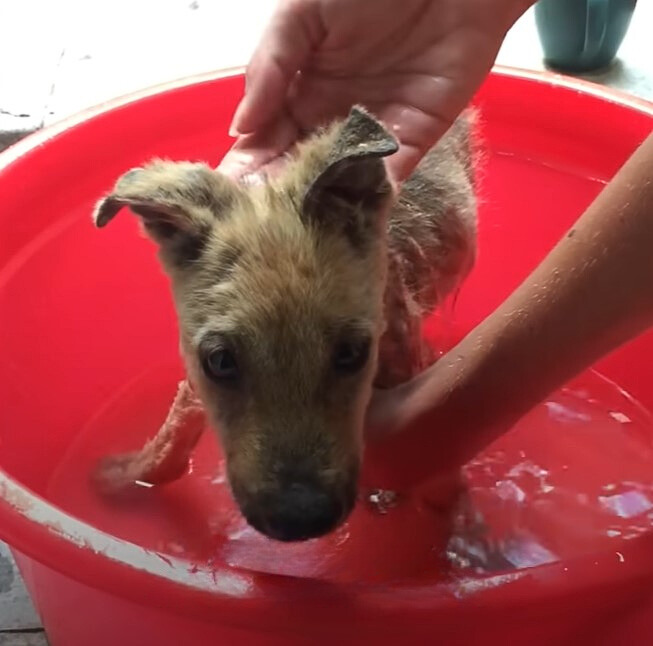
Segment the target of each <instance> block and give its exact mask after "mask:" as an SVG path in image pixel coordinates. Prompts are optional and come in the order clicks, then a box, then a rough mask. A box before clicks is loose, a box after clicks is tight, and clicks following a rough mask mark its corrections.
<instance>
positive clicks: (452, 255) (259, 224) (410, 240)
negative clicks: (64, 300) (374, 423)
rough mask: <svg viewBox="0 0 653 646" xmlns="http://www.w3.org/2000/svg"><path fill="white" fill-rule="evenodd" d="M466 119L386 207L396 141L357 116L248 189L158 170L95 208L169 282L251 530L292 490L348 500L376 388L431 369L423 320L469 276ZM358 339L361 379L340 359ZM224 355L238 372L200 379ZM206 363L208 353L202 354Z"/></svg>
mask: <svg viewBox="0 0 653 646" xmlns="http://www.w3.org/2000/svg"><path fill="white" fill-rule="evenodd" d="M473 124H474V114H473V113H472V112H471V111H470V112H467V113H465V114H464V115H463V116H462V117H461V118H459V120H458V121H457V122H456V124H454V126H453V127H452V128H451V129H450V131H449V132H448V133H447V135H445V137H444V138H442V139H441V141H440V142H439V144H438V145H437V146H436V147H435V148H434V149H433V150H431V151H430V152H429V153H428V154H427V155H426V157H425V158H424V160H423V161H422V163H421V164H420V166H419V167H418V168H417V170H416V171H415V173H414V174H413V175H412V176H411V178H410V179H409V180H408V181H407V182H406V183H405V184H404V185H403V187H402V190H401V192H400V193H399V195H394V193H393V190H392V187H391V185H390V182H389V181H388V179H387V177H386V174H385V166H384V164H383V160H382V158H383V157H385V156H387V155H389V154H392V152H394V151H395V150H396V142H395V141H394V139H393V138H392V137H391V136H390V135H389V134H388V133H387V132H386V131H385V130H384V129H383V128H382V127H381V126H380V124H378V123H377V122H376V121H375V120H373V119H372V118H371V117H370V116H369V115H368V114H367V113H365V112H364V111H362V110H355V111H353V112H352V114H351V115H350V117H349V119H348V120H347V121H345V122H342V121H341V122H337V123H335V124H333V125H331V126H329V127H328V128H325V129H324V130H323V131H321V132H319V133H317V134H316V135H314V136H313V137H311V138H310V139H309V140H308V141H307V142H305V143H303V144H300V145H299V147H298V149H297V151H296V154H295V155H294V157H293V159H292V160H291V161H290V162H289V163H288V165H287V167H286V169H285V171H284V172H283V174H282V175H281V176H280V177H278V178H276V179H273V180H269V181H267V182H266V183H265V184H263V185H261V186H243V185H240V184H236V183H234V182H232V181H230V180H229V179H228V178H226V177H223V176H221V175H219V174H218V173H217V172H215V171H214V170H212V169H211V168H209V167H208V166H206V165H203V164H190V163H174V162H166V161H154V162H152V163H151V164H149V165H148V166H146V167H145V168H144V169H134V170H133V171H130V172H129V173H127V174H125V175H124V176H123V177H122V178H121V179H120V180H119V181H118V183H117V184H116V186H115V188H114V190H113V191H112V192H111V193H110V194H109V195H108V196H107V197H105V198H104V199H103V200H101V201H100V203H99V204H98V206H97V208H96V211H95V214H94V217H95V221H96V224H97V225H98V226H104V225H105V224H107V223H108V222H109V221H110V220H111V219H112V218H113V217H114V216H115V215H116V214H117V213H118V211H119V210H120V209H121V208H122V207H124V206H129V207H130V208H131V210H132V211H133V212H134V213H136V214H137V215H139V216H140V218H141V221H142V222H143V225H144V228H145V230H146V232H147V233H148V234H149V236H150V237H151V238H152V239H153V240H154V241H155V242H157V243H158V245H159V247H160V258H161V262H162V265H163V267H164V269H165V271H166V272H167V274H168V275H169V276H170V279H171V286H172V291H173V295H174V301H175V307H176V310H177V315H178V318H179V324H180V333H181V339H180V342H181V350H182V354H183V356H184V359H185V362H186V366H187V370H188V375H189V378H190V381H191V382H192V384H193V387H194V388H195V389H196V392H197V393H198V395H199V397H200V399H201V401H202V403H203V405H204V407H205V408H206V410H207V412H208V415H209V419H210V421H211V422H212V424H213V425H214V427H216V428H218V429H219V431H220V437H221V441H222V445H223V448H224V451H225V454H226V457H227V465H228V473H229V480H230V484H231V487H232V490H233V492H234V495H235V497H236V500H237V501H238V503H239V505H240V507H241V509H242V510H243V512H244V514H245V516H246V517H247V518H248V520H249V521H250V522H251V523H252V524H253V525H254V526H255V527H257V528H259V529H260V530H261V531H264V532H265V533H270V531H269V528H268V527H267V525H266V522H267V521H266V519H265V518H263V516H262V514H265V513H268V512H266V511H265V510H266V508H271V507H273V506H274V505H275V504H277V503H279V499H280V497H281V495H282V493H281V492H283V491H284V487H286V485H287V484H288V482H291V481H293V479H297V478H300V479H302V480H306V481H310V482H314V483H316V486H319V487H320V488H321V489H323V490H324V491H326V492H329V493H330V494H332V495H333V496H337V497H338V498H339V499H342V500H344V501H345V503H344V504H343V513H342V517H341V518H339V519H338V522H340V521H341V520H342V519H343V518H344V517H346V515H347V514H348V513H349V510H350V509H351V506H352V505H353V501H354V498H355V489H356V482H357V474H358V469H359V465H360V460H361V453H362V427H363V420H364V415H365V410H366V407H367V404H368V402H369V398H370V395H371V390H372V387H373V385H375V386H378V387H389V386H393V385H396V384H398V383H401V382H402V381H406V380H408V379H410V378H411V377H412V376H414V375H415V374H416V373H417V372H419V371H421V370H423V369H424V368H425V367H426V366H427V365H428V364H429V363H430V362H432V361H433V358H434V356H433V354H432V353H431V351H430V349H429V348H428V347H427V346H426V345H425V344H424V342H423V340H422V337H421V322H422V319H423V318H424V316H425V315H427V314H428V313H430V312H431V311H433V310H434V309H435V308H436V307H437V306H438V304H439V303H441V302H442V299H443V298H444V297H446V296H447V295H448V294H449V293H450V292H451V291H452V290H453V289H455V288H456V287H457V286H458V285H459V284H460V282H461V281H462V280H463V279H464V278H465V276H466V275H467V273H468V271H469V270H470V269H471V267H472V265H473V262H474V258H475V250H476V243H475V240H476V202H475V193H474V179H473V178H474V170H473V169H474V163H473V157H474V153H473V151H474V146H473V137H472V135H471V134H470V133H471V132H472V128H473ZM362 338H367V339H369V340H370V344H371V354H370V359H369V361H367V362H366V364H365V365H364V367H363V368H362V369H361V370H360V371H358V372H357V373H356V374H354V375H344V376H343V375H341V374H336V373H334V371H333V369H332V356H333V352H334V347H336V346H337V344H338V343H340V342H341V341H342V340H343V339H345V340H346V341H347V342H349V341H352V340H353V341H356V339H362ZM224 343H228V344H230V347H233V349H234V352H235V353H236V355H237V356H238V357H239V362H241V363H242V370H243V373H244V375H245V378H244V379H243V380H242V381H241V382H239V385H238V387H225V386H224V385H223V384H222V385H221V384H216V383H214V382H213V381H212V380H211V379H210V378H207V375H206V374H205V371H204V370H203V367H202V356H204V354H205V353H206V352H208V351H210V350H211V347H212V346H211V344H214V346H215V345H216V344H217V345H220V344H224ZM203 353H204V354H203Z"/></svg>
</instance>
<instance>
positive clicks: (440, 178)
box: [376, 109, 477, 387]
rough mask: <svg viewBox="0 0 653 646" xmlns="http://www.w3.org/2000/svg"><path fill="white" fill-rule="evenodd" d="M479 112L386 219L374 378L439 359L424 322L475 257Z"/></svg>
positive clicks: (436, 150)
mask: <svg viewBox="0 0 653 646" xmlns="http://www.w3.org/2000/svg"><path fill="white" fill-rule="evenodd" d="M475 125H476V114H475V112H474V111H473V110H471V109H469V110H467V111H465V112H464V113H463V114H461V116H460V117H459V118H458V119H457V120H456V121H455V122H454V124H453V125H452V127H451V128H450V129H449V131H448V132H447V133H446V134H445V135H444V136H443V137H442V138H441V139H440V140H439V142H438V143H437V144H436V145H435V146H434V147H433V148H432V149H431V150H430V151H429V152H428V153H427V154H426V155H425V156H424V158H423V160H422V162H421V163H420V164H419V166H418V167H417V168H416V170H415V171H414V172H413V174H412V175H411V177H410V178H409V179H408V180H407V181H406V182H405V183H404V185H403V187H402V190H401V192H400V194H399V198H398V201H397V203H396V205H395V207H394V208H393V210H392V211H391V213H390V218H389V224H388V227H389V229H388V234H389V237H388V253H389V258H388V286H387V289H386V323H387V329H386V333H385V335H384V337H383V339H382V340H381V347H380V354H379V369H378V374H377V379H376V383H377V386H379V387H390V386H393V385H396V384H397V383H401V382H404V381H407V380H409V379H411V378H412V377H413V376H415V375H416V374H417V373H419V372H420V371H422V370H424V369H425V368H426V367H428V365H430V364H431V363H433V361H434V360H435V353H434V352H433V351H432V349H431V348H429V347H428V346H427V345H426V344H425V343H424V342H423V339H422V332H421V328H422V321H423V319H424V317H425V316H427V315H428V314H430V313H431V312H433V311H434V310H435V309H436V308H437V306H438V305H439V304H441V303H442V301H443V300H444V299H445V298H446V297H447V296H448V295H449V294H450V293H451V292H452V291H453V290H455V289H456V288H457V287H458V286H459V285H460V283H461V282H462V281H463V280H464V279H465V278H466V276H467V274H468V273H469V271H470V270H471V268H472V266H473V264H474V260H475V257H476V195H475V188H476V181H475V164H476V158H477V154H476V140H475Z"/></svg>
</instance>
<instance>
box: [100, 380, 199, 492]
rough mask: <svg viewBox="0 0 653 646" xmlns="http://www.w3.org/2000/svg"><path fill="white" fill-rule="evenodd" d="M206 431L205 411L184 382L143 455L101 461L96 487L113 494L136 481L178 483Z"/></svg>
mask: <svg viewBox="0 0 653 646" xmlns="http://www.w3.org/2000/svg"><path fill="white" fill-rule="evenodd" d="M205 427H206V413H205V411H204V407H203V406H202V404H201V402H200V401H199V400H198V399H197V398H196V397H195V394H194V393H193V390H192V388H191V386H190V384H189V383H188V381H182V382H181V383H180V384H179V388H178V390H177V395H176V397H175V399H174V402H173V403H172V406H171V408H170V411H169V413H168V417H167V418H166V420H165V422H164V424H163V426H161V428H160V429H159V432H158V433H157V434H156V436H155V437H154V438H152V439H151V440H149V441H148V442H147V444H145V446H144V447H143V448H142V449H141V450H140V451H136V452H134V453H126V454H123V455H115V456H109V457H107V458H104V459H103V460H101V461H100V463H99V465H98V468H97V470H96V471H95V473H94V474H93V477H94V480H95V483H96V484H97V485H98V486H99V488H100V489H101V490H102V491H104V492H106V493H111V492H117V491H120V490H122V489H125V488H126V487H129V486H132V485H133V484H134V483H135V482H136V481H140V482H147V483H150V484H157V485H160V484H165V483H168V482H172V481H174V480H177V479H178V478H180V477H181V476H182V475H183V474H184V473H185V472H186V469H187V468H188V462H189V460H190V456H191V453H192V451H193V449H194V448H195V446H196V445H197V442H198V441H199V439H200V437H201V435H202V431H203V430H204V428H205Z"/></svg>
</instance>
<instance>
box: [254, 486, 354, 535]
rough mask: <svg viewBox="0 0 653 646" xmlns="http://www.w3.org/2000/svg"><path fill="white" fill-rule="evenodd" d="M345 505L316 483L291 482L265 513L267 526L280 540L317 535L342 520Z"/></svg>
mask: <svg viewBox="0 0 653 646" xmlns="http://www.w3.org/2000/svg"><path fill="white" fill-rule="evenodd" d="M343 513H344V505H343V503H342V502H341V501H340V500H339V499H338V497H336V496H334V495H330V494H329V493H327V492H326V491H324V490H323V489H321V488H320V487H318V486H317V485H314V484H312V483H308V482H292V483H289V484H288V485H286V486H285V487H283V488H282V489H281V491H280V492H279V494H278V497H277V496H275V500H274V502H273V504H272V505H271V507H270V508H269V509H268V510H267V512H266V523H265V524H266V525H267V527H266V529H267V530H268V531H267V532H266V533H268V534H269V535H270V536H271V537H272V538H276V539H277V540H280V541H303V540H307V539H309V538H317V537H318V536H322V535H324V534H326V533H327V532H328V531H330V530H331V529H333V528H334V527H335V526H336V525H337V524H338V523H339V522H340V520H341V519H342V517H343Z"/></svg>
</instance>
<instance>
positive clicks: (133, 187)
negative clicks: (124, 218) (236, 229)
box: [93, 161, 238, 262]
mask: <svg viewBox="0 0 653 646" xmlns="http://www.w3.org/2000/svg"><path fill="white" fill-rule="evenodd" d="M237 194H238V189H237V187H236V185H235V184H234V183H233V182H232V181H231V180H229V179H228V178H227V177H225V176H224V175H221V174H220V173H218V172H216V171H214V170H213V169H211V168H210V167H209V166H207V165H205V164H193V163H186V162H184V163H177V162H166V161H155V162H152V163H150V164H148V165H147V166H145V167H144V168H134V169H132V170H130V171H128V172H127V173H125V174H124V175H123V176H122V177H120V178H119V179H118V181H117V182H116V185H115V186H114V188H113V190H112V191H111V192H110V193H109V194H108V195H106V196H105V197H104V198H102V199H101V200H100V201H99V202H98V203H97V204H96V206H95V209H94V211H93V221H94V222H95V225H96V226H97V227H100V228H101V227H104V226H106V225H107V224H108V223H109V222H110V221H111V220H112V219H113V218H114V217H115V216H116V215H117V214H118V212H119V211H120V210H121V209H122V208H123V207H129V209H130V210H131V211H132V212H133V213H135V214H136V215H138V216H139V217H140V219H141V221H142V223H143V226H144V229H145V231H146V233H147V234H148V236H149V237H150V238H152V240H154V241H155V242H156V243H158V244H159V246H160V247H161V248H162V249H163V250H164V251H167V252H170V253H172V256H173V259H174V260H175V261H177V262H183V261H185V260H194V259H196V258H197V256H198V255H199V253H201V250H202V249H203V247H204V244H205V243H206V240H207V238H208V235H209V233H210V231H211V228H212V226H213V224H214V223H215V220H216V218H219V217H221V216H224V215H226V213H227V212H228V210H229V209H230V207H231V205H232V203H233V201H234V200H235V199H236V197H237Z"/></svg>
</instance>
